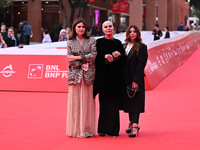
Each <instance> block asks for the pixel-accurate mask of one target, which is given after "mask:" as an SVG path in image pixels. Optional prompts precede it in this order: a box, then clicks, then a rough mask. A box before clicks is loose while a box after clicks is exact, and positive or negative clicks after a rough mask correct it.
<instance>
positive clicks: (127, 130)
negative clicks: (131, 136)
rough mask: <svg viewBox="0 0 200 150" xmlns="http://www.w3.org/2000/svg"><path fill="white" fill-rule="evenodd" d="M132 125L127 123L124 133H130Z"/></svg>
mask: <svg viewBox="0 0 200 150" xmlns="http://www.w3.org/2000/svg"><path fill="white" fill-rule="evenodd" d="M132 125H133V124H132V123H129V125H128V128H127V129H126V130H125V131H126V133H130V132H131V129H132Z"/></svg>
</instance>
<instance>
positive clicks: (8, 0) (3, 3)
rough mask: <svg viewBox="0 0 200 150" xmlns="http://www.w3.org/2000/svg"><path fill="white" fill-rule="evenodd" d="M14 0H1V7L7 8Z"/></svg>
mask: <svg viewBox="0 0 200 150" xmlns="http://www.w3.org/2000/svg"><path fill="white" fill-rule="evenodd" d="M12 2H13V0H0V8H6V7H9V6H10V5H12Z"/></svg>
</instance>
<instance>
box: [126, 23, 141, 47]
mask: <svg viewBox="0 0 200 150" xmlns="http://www.w3.org/2000/svg"><path fill="white" fill-rule="evenodd" d="M131 28H134V29H135V31H136V32H137V37H136V39H135V42H136V43H141V42H142V39H141V33H140V30H139V29H138V27H137V26H136V25H130V26H129V27H128V29H127V30H126V39H125V43H126V44H127V43H128V42H130V41H131V39H130V36H129V33H130V30H131Z"/></svg>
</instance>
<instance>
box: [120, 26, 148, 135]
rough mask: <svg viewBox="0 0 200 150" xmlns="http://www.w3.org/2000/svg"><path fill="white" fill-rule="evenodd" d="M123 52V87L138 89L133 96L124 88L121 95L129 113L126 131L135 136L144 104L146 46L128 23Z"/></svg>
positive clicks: (137, 30) (138, 32)
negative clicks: (124, 54)
mask: <svg viewBox="0 0 200 150" xmlns="http://www.w3.org/2000/svg"><path fill="white" fill-rule="evenodd" d="M125 53H126V62H125V66H124V83H125V87H127V86H130V87H132V88H137V87H139V91H138V92H137V93H136V95H135V96H134V97H133V98H130V97H129V96H128V94H127V91H126V89H124V96H123V110H124V112H127V113H129V121H130V123H129V125H128V129H126V132H127V133H129V137H135V136H136V135H137V134H138V131H139V129H140V127H139V126H138V123H139V116H140V113H143V112H144V106H145V84H144V76H145V74H144V68H145V66H146V62H147V57H148V54H147V46H146V45H145V44H144V43H142V39H141V33H140V31H139V29H138V27H137V26H135V25H130V26H129V27H128V29H127V31H126V39H125Z"/></svg>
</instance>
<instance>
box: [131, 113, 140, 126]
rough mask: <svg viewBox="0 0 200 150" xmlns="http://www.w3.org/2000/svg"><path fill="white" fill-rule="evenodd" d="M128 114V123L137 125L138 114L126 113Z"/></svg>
mask: <svg viewBox="0 0 200 150" xmlns="http://www.w3.org/2000/svg"><path fill="white" fill-rule="evenodd" d="M128 114H129V121H130V122H131V123H137V124H138V123H139V117H140V113H128Z"/></svg>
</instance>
